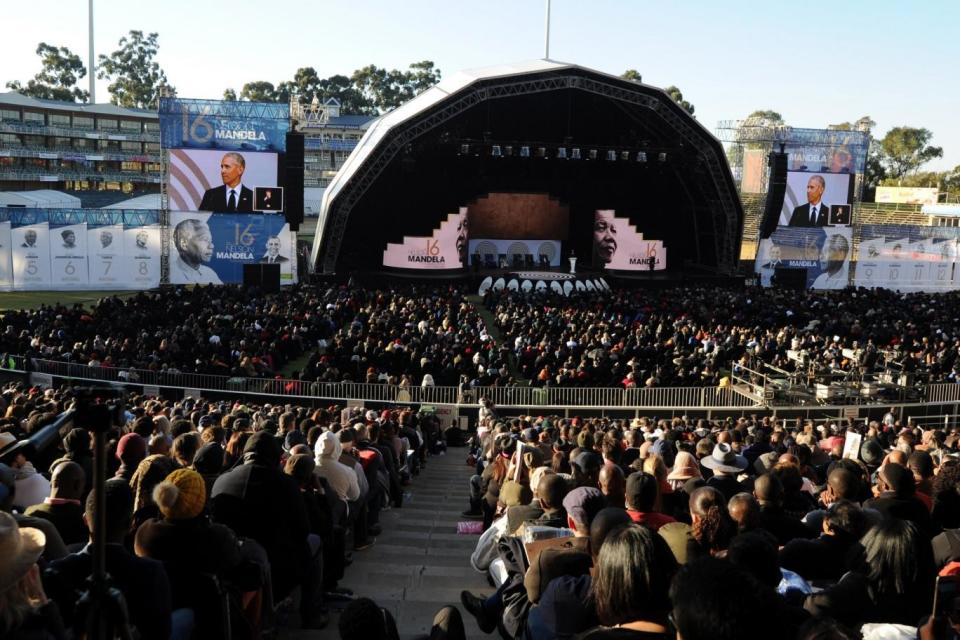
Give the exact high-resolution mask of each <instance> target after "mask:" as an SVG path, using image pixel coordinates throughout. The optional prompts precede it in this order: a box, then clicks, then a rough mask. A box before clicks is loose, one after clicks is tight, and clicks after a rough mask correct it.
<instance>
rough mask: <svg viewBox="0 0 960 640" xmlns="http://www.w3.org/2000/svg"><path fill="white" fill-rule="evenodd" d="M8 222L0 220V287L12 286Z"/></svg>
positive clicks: (8, 287) (9, 287)
mask: <svg viewBox="0 0 960 640" xmlns="http://www.w3.org/2000/svg"><path fill="white" fill-rule="evenodd" d="M10 243H11V239H10V223H9V222H0V289H12V288H13V262H12V260H11V258H12V255H11V252H10Z"/></svg>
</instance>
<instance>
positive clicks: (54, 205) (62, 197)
mask: <svg viewBox="0 0 960 640" xmlns="http://www.w3.org/2000/svg"><path fill="white" fill-rule="evenodd" d="M0 207H18V208H20V207H23V208H27V209H79V208H80V198H78V197H76V196H72V195H70V194H68V193H63V192H62V191H54V190H53V189H40V190H38V191H0Z"/></svg>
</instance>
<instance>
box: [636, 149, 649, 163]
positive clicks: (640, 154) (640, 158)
mask: <svg viewBox="0 0 960 640" xmlns="http://www.w3.org/2000/svg"><path fill="white" fill-rule="evenodd" d="M646 161H647V152H646V151H637V162H646Z"/></svg>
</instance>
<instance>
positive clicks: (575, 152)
mask: <svg viewBox="0 0 960 640" xmlns="http://www.w3.org/2000/svg"><path fill="white" fill-rule="evenodd" d="M570 157H571V158H573V159H574V160H579V159H580V147H574V148H573V149H572V150H571V151H570Z"/></svg>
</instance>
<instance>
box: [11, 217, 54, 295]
mask: <svg viewBox="0 0 960 640" xmlns="http://www.w3.org/2000/svg"><path fill="white" fill-rule="evenodd" d="M49 232H50V225H49V224H48V223H46V222H44V223H41V224H31V225H26V226H22V227H17V228H15V229H13V230H12V231H11V233H10V235H11V246H12V247H13V286H14V288H15V289H48V288H49V287H50V240H49Z"/></svg>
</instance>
